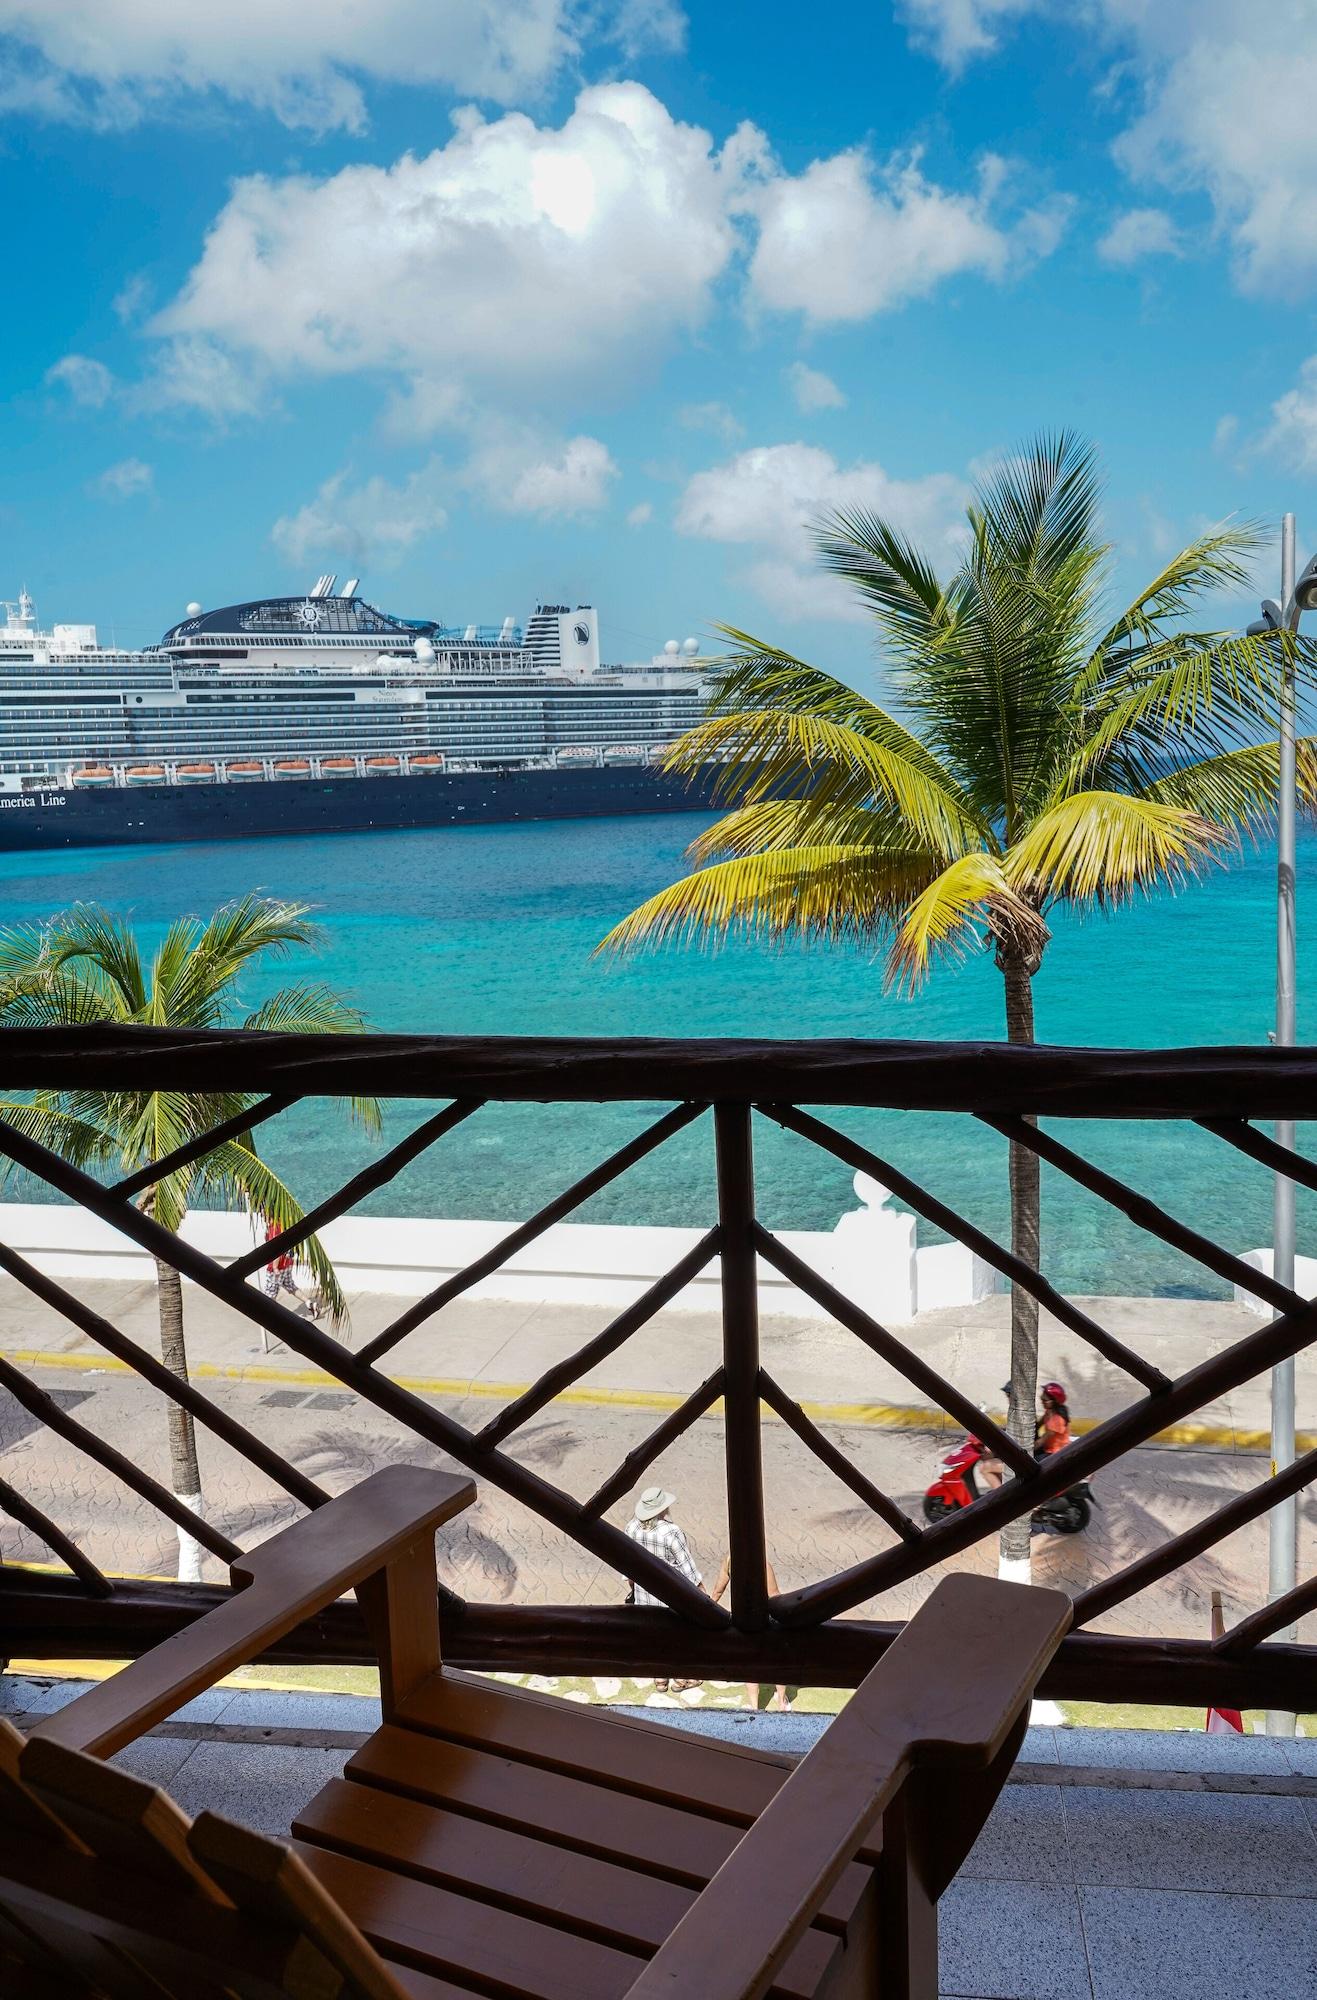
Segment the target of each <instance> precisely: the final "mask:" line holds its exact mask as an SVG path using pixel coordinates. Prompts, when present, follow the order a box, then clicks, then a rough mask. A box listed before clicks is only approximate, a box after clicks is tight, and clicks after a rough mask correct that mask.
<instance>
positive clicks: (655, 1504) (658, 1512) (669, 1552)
mask: <svg viewBox="0 0 1317 2000" xmlns="http://www.w3.org/2000/svg"><path fill="white" fill-rule="evenodd" d="M676 1504H677V1496H676V1494H675V1493H669V1492H668V1491H667V1490H666V1488H664V1487H662V1486H647V1487H646V1488H645V1490H644V1492H643V1493H641V1494H640V1495H638V1497H637V1499H636V1506H635V1512H634V1513H633V1514H632V1516H631V1519H630V1520H629V1521H628V1522H627V1524H626V1531H627V1533H628V1535H630V1537H631V1539H632V1541H633V1542H639V1544H640V1546H641V1548H642V1549H648V1550H649V1553H650V1554H651V1555H652V1556H657V1557H658V1558H659V1560H660V1561H661V1562H665V1563H667V1564H668V1565H669V1566H670V1567H671V1568H672V1569H675V1570H676V1572H677V1574H678V1575H679V1576H684V1577H685V1579H686V1581H687V1583H693V1584H694V1585H695V1588H696V1589H697V1590H698V1589H700V1588H701V1586H702V1585H703V1582H704V1578H703V1577H702V1576H701V1575H700V1572H699V1571H698V1569H696V1567H695V1558H694V1557H693V1556H692V1554H691V1552H690V1543H689V1542H688V1541H687V1540H686V1537H685V1535H684V1534H683V1533H682V1531H681V1529H680V1528H679V1527H678V1526H677V1524H676V1522H675V1521H674V1520H673V1519H672V1517H671V1514H670V1512H669V1510H670V1509H671V1508H673V1507H675V1506H676ZM627 1602H628V1603H629V1604H639V1605H657V1606H658V1607H659V1608H660V1609H662V1607H663V1599H662V1598H661V1597H655V1596H654V1595H653V1593H652V1592H651V1591H648V1590H645V1589H644V1588H643V1587H642V1586H641V1585H640V1584H638V1583H635V1584H632V1586H631V1591H630V1594H629V1595H628V1598H627ZM654 1685H655V1687H656V1688H657V1689H658V1690H659V1692H660V1694H664V1693H666V1692H667V1689H668V1683H667V1681H664V1680H660V1681H655V1683H654ZM672 1685H673V1687H674V1688H675V1689H676V1690H677V1691H678V1692H680V1690H681V1689H682V1688H684V1687H693V1686H694V1682H693V1681H674V1682H673V1683H672Z"/></svg>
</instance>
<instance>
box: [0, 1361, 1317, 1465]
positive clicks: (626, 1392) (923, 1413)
mask: <svg viewBox="0 0 1317 2000" xmlns="http://www.w3.org/2000/svg"><path fill="white" fill-rule="evenodd" d="M5 1359H6V1360H7V1361H12V1362H13V1363H14V1364H15V1365H16V1366H18V1367H24V1368H69V1369H74V1370H76V1371H78V1372H81V1373H83V1374H97V1375H133V1374H135V1373H136V1370H135V1369H133V1368H132V1367H130V1366H129V1364H128V1363H127V1362H126V1361H119V1360H117V1359H116V1358H115V1357H114V1356H112V1355H104V1356H101V1355H97V1354H87V1353H75V1354H47V1353H44V1352H43V1351H41V1350H40V1349H38V1348H18V1349H14V1350H10V1351H8V1352H7V1353H6V1354H5ZM191 1373H192V1376H193V1377H194V1379H196V1380H200V1381H211V1382H252V1383H276V1384H277V1383H283V1384H285V1385H287V1384H290V1383H291V1384H292V1385H294V1386H295V1387H297V1388H306V1389H341V1388H343V1387H344V1386H345V1385H344V1384H343V1383H342V1382H340V1380H339V1379H338V1377H337V1376H336V1375H329V1374H326V1373H325V1371H324V1370H323V1369H321V1368H263V1367H261V1366H260V1365H259V1364H258V1363H254V1362H244V1363H239V1364H235V1365H233V1366H229V1365H227V1364H224V1363H220V1362H215V1361H199V1362H197V1363H196V1365H195V1366H194V1367H193V1368H192V1370H191ZM389 1379H390V1380H391V1381H394V1382H396V1383H397V1385H398V1387H399V1388H400V1389H410V1390H411V1391H412V1392H413V1393H414V1394H415V1395H418V1396H442V1397H444V1398H446V1399H448V1400H449V1401H456V1402H462V1401H465V1400H467V1399H468V1398H473V1397H481V1398H487V1399H488V1400H489V1401H491V1402H497V1403H510V1402H512V1401H514V1399H515V1398H516V1397H518V1396H524V1395H525V1393H526V1390H527V1388H528V1387H530V1386H531V1385H530V1384H529V1383H526V1382H469V1381H468V1382H463V1381H455V1380H452V1379H450V1378H445V1377H443V1376H429V1375H395V1376H391V1377H390V1378H389ZM685 1400H686V1398H685V1397H684V1396H679V1395H676V1394H674V1393H672V1392H671V1391H669V1390H666V1389H564V1390H562V1391H561V1392H560V1394H559V1395H557V1396H555V1398H554V1401H555V1402H557V1403H574V1404H577V1405H579V1406H582V1407H584V1408H586V1409H629V1410H662V1411H668V1410H677V1409H680V1408H681V1405H682V1404H683V1403H684V1402H685ZM800 1407H801V1409H802V1410H803V1411H804V1412H805V1415H806V1416H807V1417H809V1418H811V1419H812V1420H813V1422H814V1423H816V1424H817V1423H823V1424H859V1425H862V1426H863V1427H864V1428H866V1429H868V1430H884V1431H928V1430H934V1431H948V1430H957V1429H959V1426H958V1425H955V1424H953V1423H952V1421H951V1419H950V1417H948V1416H947V1414H946V1412H945V1411H943V1410H932V1409H928V1408H926V1407H924V1406H923V1405H921V1404H918V1403H802V1404H801V1406H800ZM722 1409H723V1405H722V1402H721V1400H720V1401H718V1402H716V1403H713V1404H712V1405H711V1406H710V1408H709V1411H708V1414H709V1415H710V1416H719V1415H721V1413H722ZM760 1410H761V1413H762V1415H763V1416H764V1417H766V1418H771V1419H772V1420H773V1421H774V1422H779V1421H780V1419H779V1418H777V1417H776V1415H775V1414H774V1412H773V1411H771V1410H770V1409H769V1408H768V1406H767V1404H761V1405H760ZM999 1421H1002V1422H1004V1421H1005V1419H1004V1417H1003V1418H1001V1419H999ZM1102 1421H1105V1419H1099V1418H1095V1417H1076V1418H1075V1420H1074V1422H1073V1423H1072V1424H1071V1426H1070V1428H1071V1430H1072V1431H1073V1432H1074V1434H1075V1436H1076V1437H1082V1436H1083V1435H1084V1434H1085V1433H1086V1432H1088V1431H1092V1430H1096V1429H1097V1427H1098V1424H1099V1422H1102ZM1148 1442H1149V1443H1150V1444H1161V1445H1196V1446H1199V1447H1211V1448H1215V1449H1217V1450H1221V1451H1269V1450H1270V1448H1271V1432H1270V1431H1269V1430H1240V1429H1238V1428H1237V1427H1236V1426H1235V1425H1234V1424H1194V1423H1184V1424H1169V1425H1168V1426H1167V1427H1166V1429H1165V1430H1161V1431H1158V1432H1157V1433H1156V1434H1155V1436H1153V1437H1151V1438H1150V1439H1149V1440H1148ZM1295 1446H1296V1449H1297V1450H1299V1451H1301V1452H1302V1451H1313V1450H1317V1431H1300V1432H1299V1433H1298V1434H1297V1436H1296V1438H1295Z"/></svg>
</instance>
